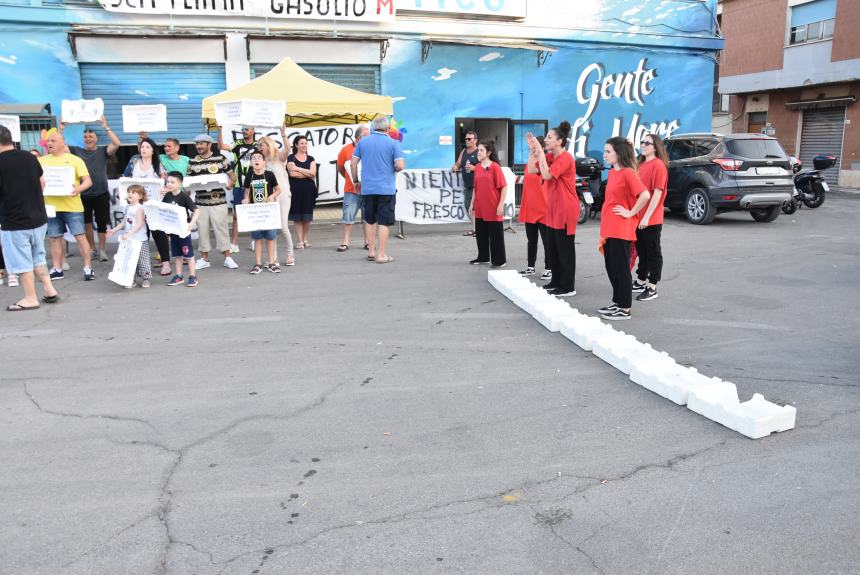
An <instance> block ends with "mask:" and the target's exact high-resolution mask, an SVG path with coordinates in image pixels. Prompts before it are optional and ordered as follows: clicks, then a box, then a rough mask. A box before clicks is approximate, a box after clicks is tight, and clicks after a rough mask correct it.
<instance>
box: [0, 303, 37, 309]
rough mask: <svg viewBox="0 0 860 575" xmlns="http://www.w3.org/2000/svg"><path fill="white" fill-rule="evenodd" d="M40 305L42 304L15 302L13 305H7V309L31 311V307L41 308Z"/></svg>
mask: <svg viewBox="0 0 860 575" xmlns="http://www.w3.org/2000/svg"><path fill="white" fill-rule="evenodd" d="M40 307H41V306H39V305H33V306H26V305H19V304H17V303H13V304H12V305H7V306H6V311H30V310H31V309H39V308H40Z"/></svg>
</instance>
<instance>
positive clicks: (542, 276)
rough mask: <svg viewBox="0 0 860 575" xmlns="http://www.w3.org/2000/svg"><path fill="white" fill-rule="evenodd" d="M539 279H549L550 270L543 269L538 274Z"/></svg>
mask: <svg viewBox="0 0 860 575" xmlns="http://www.w3.org/2000/svg"><path fill="white" fill-rule="evenodd" d="M540 279H542V280H551V279H552V270H544V271H543V273H542V274H541V275H540Z"/></svg>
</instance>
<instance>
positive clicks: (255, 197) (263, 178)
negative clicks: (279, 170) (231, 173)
mask: <svg viewBox="0 0 860 575" xmlns="http://www.w3.org/2000/svg"><path fill="white" fill-rule="evenodd" d="M277 185H278V180H277V178H275V174H273V173H272V172H270V171H269V170H266V171H265V172H263V173H262V174H255V173H254V172H253V171H250V172H248V176H247V177H246V178H245V189H246V190H251V193H250V194H248V203H249V204H263V203H265V202H267V201H268V200H269V196H271V195H272V194H274V193H275V187H276V186H277Z"/></svg>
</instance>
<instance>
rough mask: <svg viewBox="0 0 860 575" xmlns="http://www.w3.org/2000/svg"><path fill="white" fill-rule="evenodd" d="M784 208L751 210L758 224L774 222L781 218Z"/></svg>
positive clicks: (772, 207)
mask: <svg viewBox="0 0 860 575" xmlns="http://www.w3.org/2000/svg"><path fill="white" fill-rule="evenodd" d="M781 211H782V206H771V207H769V208H750V215H751V216H752V217H753V219H754V220H755V221H757V222H772V221H773V220H775V219H776V218H778V217H779V212H781Z"/></svg>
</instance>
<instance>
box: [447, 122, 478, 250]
mask: <svg viewBox="0 0 860 575" xmlns="http://www.w3.org/2000/svg"><path fill="white" fill-rule="evenodd" d="M463 142H464V143H465V144H466V147H465V148H463V149H462V150H460V155H459V156H457V161H456V162H454V165H453V166H451V171H452V172H462V174H463V190H464V192H465V198H464V201H463V206H464V207H465V208H466V211H467V212H468V211H469V206H471V205H472V196H473V195H474V193H475V166H477V165H478V134H476V133H475V132H473V131H472V130H469V131H467V132H466V135H465V137H464V138H463ZM469 219H470V220H471V222H472V223H471V226H470V227H469V229H468V230H466V231H465V232H463V235H464V236H474V235H475V218H474V216H472V215H471V214H469Z"/></svg>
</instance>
